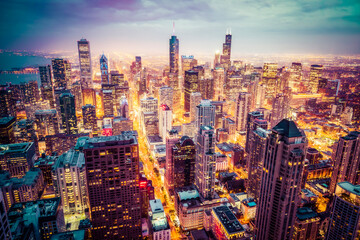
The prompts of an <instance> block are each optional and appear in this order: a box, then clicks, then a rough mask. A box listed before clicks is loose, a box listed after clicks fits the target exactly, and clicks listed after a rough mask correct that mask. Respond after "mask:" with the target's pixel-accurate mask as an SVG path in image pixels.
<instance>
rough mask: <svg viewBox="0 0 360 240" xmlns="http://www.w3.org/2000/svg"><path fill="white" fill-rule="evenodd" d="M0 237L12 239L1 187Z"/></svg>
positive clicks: (7, 239) (5, 239)
mask: <svg viewBox="0 0 360 240" xmlns="http://www.w3.org/2000/svg"><path fill="white" fill-rule="evenodd" d="M0 239H4V240H11V239H12V236H11V231H10V226H9V221H8V217H7V214H6V210H5V204H4V199H3V194H2V192H1V189H0Z"/></svg>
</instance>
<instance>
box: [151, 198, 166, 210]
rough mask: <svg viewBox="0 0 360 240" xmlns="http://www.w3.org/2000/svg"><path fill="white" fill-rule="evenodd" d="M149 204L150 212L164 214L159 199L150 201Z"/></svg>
mask: <svg viewBox="0 0 360 240" xmlns="http://www.w3.org/2000/svg"><path fill="white" fill-rule="evenodd" d="M149 203H150V208H151V212H153V213H156V212H164V207H163V205H162V203H161V200H160V199H154V200H150V201H149Z"/></svg>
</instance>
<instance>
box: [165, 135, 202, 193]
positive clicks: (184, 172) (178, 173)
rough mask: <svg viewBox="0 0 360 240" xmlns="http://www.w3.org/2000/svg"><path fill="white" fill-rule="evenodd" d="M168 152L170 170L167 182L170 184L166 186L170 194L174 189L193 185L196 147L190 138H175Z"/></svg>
mask: <svg viewBox="0 0 360 240" xmlns="http://www.w3.org/2000/svg"><path fill="white" fill-rule="evenodd" d="M169 151H170V152H171V153H170V158H171V159H169V161H170V162H171V164H169V166H170V167H171V169H169V174H168V175H167V177H168V178H167V181H168V183H171V184H169V185H168V187H169V188H168V191H169V192H171V193H172V191H173V190H175V189H176V188H180V187H185V186H190V185H192V184H194V181H195V159H196V154H195V153H196V145H195V143H194V142H193V141H192V140H191V138H189V137H187V136H183V137H181V138H180V139H179V138H175V141H174V142H173V143H172V145H171V147H170V149H169ZM166 171H168V169H166Z"/></svg>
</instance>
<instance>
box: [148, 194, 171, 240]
mask: <svg viewBox="0 0 360 240" xmlns="http://www.w3.org/2000/svg"><path fill="white" fill-rule="evenodd" d="M149 215H150V221H151V227H152V236H153V239H154V240H170V239H171V229H170V226H169V223H168V221H167V218H166V215H165V212H164V207H163V205H162V203H161V200H160V199H154V200H150V213H149Z"/></svg>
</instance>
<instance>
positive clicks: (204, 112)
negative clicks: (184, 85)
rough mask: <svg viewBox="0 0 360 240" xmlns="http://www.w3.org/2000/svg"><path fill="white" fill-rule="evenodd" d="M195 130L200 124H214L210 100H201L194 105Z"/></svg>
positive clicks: (213, 113)
mask: <svg viewBox="0 0 360 240" xmlns="http://www.w3.org/2000/svg"><path fill="white" fill-rule="evenodd" d="M196 108H197V109H196V131H199V128H200V126H211V127H214V126H215V106H213V105H211V101H210V100H201V102H200V104H199V105H198V106H197V107H196Z"/></svg>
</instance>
